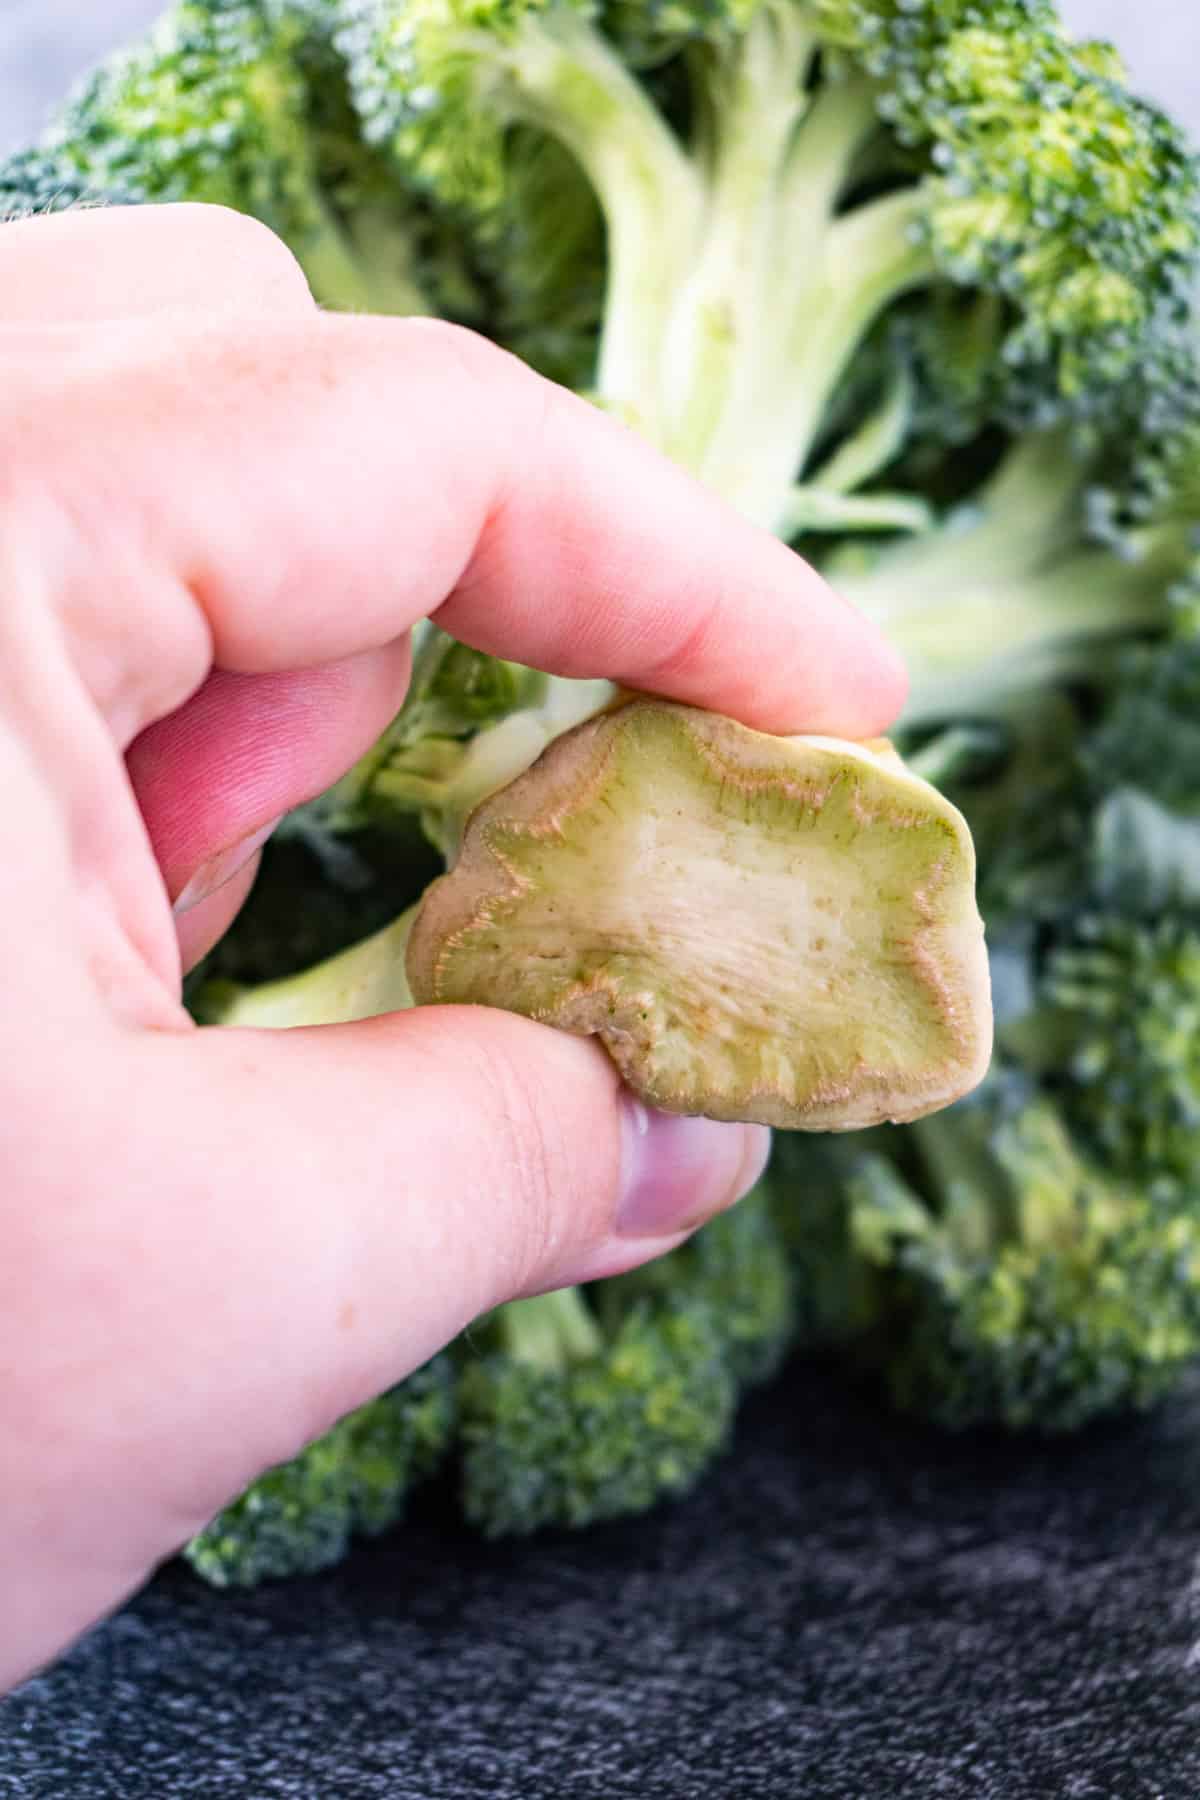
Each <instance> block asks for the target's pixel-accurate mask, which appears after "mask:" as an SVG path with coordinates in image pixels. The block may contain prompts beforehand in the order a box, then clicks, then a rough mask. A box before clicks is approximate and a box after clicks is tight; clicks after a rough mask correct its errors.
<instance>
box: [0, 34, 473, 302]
mask: <svg viewBox="0 0 1200 1800" xmlns="http://www.w3.org/2000/svg"><path fill="white" fill-rule="evenodd" d="M323 11H324V9H323V8H320V7H316V6H311V7H309V6H305V5H302V4H299V3H289V0H178V3H177V4H176V5H175V6H174V7H173V8H172V9H171V10H170V11H169V12H167V13H166V14H165V15H164V16H163V18H162V19H161V20H160V21H159V22H158V24H157V25H156V26H155V27H154V28H153V30H152V31H151V32H150V34H149V35H148V36H147V37H146V38H145V39H144V40H142V41H141V42H138V43H135V44H134V45H133V46H132V47H130V48H128V49H125V50H122V51H119V52H118V53H117V54H116V55H114V56H113V57H111V58H110V59H109V60H108V61H107V62H106V63H104V64H102V65H101V67H100V68H99V69H98V70H97V71H96V72H95V73H94V74H93V75H92V76H91V77H90V78H89V79H88V80H87V81H85V82H84V83H83V85H82V86H81V87H80V89H79V90H78V91H77V92H76V94H75V95H74V96H73V97H72V98H71V99H70V100H69V101H68V103H67V105H66V106H65V107H64V109H63V110H62V112H61V114H60V115H59V117H58V118H57V119H56V120H55V121H54V123H53V124H52V126H51V127H50V129H49V131H48V132H47V133H46V135H45V138H44V140H43V142H42V144H41V145H40V146H38V147H37V148H36V149H35V150H34V151H33V152H31V153H25V154H23V155H22V156H19V157H17V158H15V159H12V160H11V161H10V162H9V163H8V164H7V165H6V168H5V170H4V172H3V173H2V174H0V195H5V196H6V201H5V205H6V211H15V210H17V209H18V208H19V209H20V210H47V209H52V208H61V207H63V206H64V205H69V204H74V203H78V202H79V201H86V202H90V203H107V204H112V203H117V204H136V203H139V202H172V201H184V200H190V201H200V202H205V203H208V204H211V205H221V206H228V207H232V208H234V209H235V210H237V211H240V212H244V213H248V214H251V215H252V216H254V217H255V218H258V219H260V220H262V221H263V223H264V224H266V225H268V226H269V227H270V228H271V229H272V230H273V231H275V232H276V233H277V234H278V235H279V236H281V237H282V238H284V239H285V240H286V241H287V243H288V244H289V245H290V246H291V248H292V250H293V251H294V253H295V255H296V257H297V258H298V260H299V261H300V263H301V265H302V266H303V268H304V270H305V272H306V274H307V275H308V277H309V281H310V283H311V285H312V287H313V289H314V292H315V293H316V295H317V297H318V299H320V300H322V301H323V302H325V303H326V304H328V305H332V306H337V307H342V308H346V309H350V310H359V309H362V310H365V309H370V310H374V311H380V312H400V313H414V312H428V311H430V310H431V309H432V308H433V307H434V306H435V305H436V306H437V307H438V308H439V309H440V310H441V311H443V312H446V313H447V314H449V315H450V316H452V317H463V318H467V317H470V316H473V313H474V311H475V310H476V308H477V305H478V295H477V292H476V289H475V285H474V283H475V276H474V274H473V272H472V271H470V270H469V269H468V267H467V264H466V261H465V260H464V258H463V255H462V251H461V247H460V245H459V244H458V242H457V241H456V240H455V238H454V237H453V235H452V234H450V233H448V232H447V231H446V230H445V229H444V228H443V227H442V226H441V225H440V223H439V222H438V221H437V220H435V219H434V218H433V216H432V214H431V212H430V209H429V207H428V205H427V204H426V203H424V202H422V201H418V200H417V199H416V197H415V196H414V195H412V194H411V193H406V192H405V190H404V188H403V186H402V184H401V183H400V181H399V180H398V178H397V174H396V171H395V169H394V167H392V166H391V165H389V164H388V163H386V162H385V161H384V160H383V159H382V158H380V157H378V156H377V155H375V154H374V153H373V152H372V151H371V150H370V149H369V148H368V146H367V145H366V144H365V143H364V142H363V139H362V135H361V132H360V130H359V126H358V120H357V118H356V116H355V114H354V111H353V109H352V107H351V105H350V101H349V95H348V90H347V86H346V80H345V72H344V70H343V68H342V64H341V61H340V58H339V57H338V56H337V53H336V51H335V50H334V48H333V45H332V43H331V41H330V38H329V35H328V32H327V30H326V29H325V28H324V25H323V22H322V16H321V15H322V13H323Z"/></svg>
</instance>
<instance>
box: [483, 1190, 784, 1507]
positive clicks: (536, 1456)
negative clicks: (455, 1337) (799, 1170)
mask: <svg viewBox="0 0 1200 1800" xmlns="http://www.w3.org/2000/svg"><path fill="white" fill-rule="evenodd" d="M792 1320H793V1308H792V1290H791V1282H790V1277H789V1273H788V1267H787V1259H786V1256H785V1255H784V1253H783V1248H782V1244H781V1240H780V1237H779V1234H778V1231H777V1229H776V1227H775V1225H774V1224H773V1222H772V1218H771V1213H770V1202H769V1199H768V1197H767V1195H766V1193H765V1191H764V1190H761V1189H760V1190H759V1191H758V1192H757V1193H756V1194H755V1195H753V1196H750V1197H749V1198H748V1199H747V1200H745V1201H743V1202H742V1203H741V1205H740V1206H738V1207H737V1208H735V1209H734V1211H733V1212H732V1213H729V1214H727V1215H725V1216H724V1217H722V1218H720V1219H718V1220H715V1221H714V1222H713V1223H712V1224H711V1225H709V1226H707V1227H706V1228H705V1229H704V1230H703V1231H702V1232H700V1233H698V1234H697V1236H696V1237H695V1238H693V1239H692V1240H691V1242H690V1243H689V1244H687V1245H685V1246H684V1247H683V1248H682V1249H681V1250H678V1251H676V1252H675V1253H674V1254H673V1255H672V1256H669V1257H666V1258H663V1259H662V1260H661V1261H660V1262H658V1263H655V1264H653V1265H651V1266H650V1267H648V1268H646V1269H640V1270H637V1271H635V1272H634V1273H633V1274H631V1275H627V1276H621V1277H618V1278H617V1279H616V1280H613V1281H607V1282H601V1283H599V1284H597V1285H596V1286H594V1287H593V1288H591V1289H589V1290H588V1291H587V1292H586V1294H585V1293H582V1292H580V1291H579V1290H578V1289H568V1290H566V1291H565V1292H562V1293H556V1294H549V1295H545V1296H543V1297H541V1298H538V1299H534V1300H523V1301H516V1302H514V1303H513V1304H512V1305H510V1306H507V1307H504V1308H502V1309H501V1310H500V1312H499V1313H498V1314H496V1315H494V1316H493V1318H492V1319H491V1321H490V1322H489V1323H488V1325H487V1326H486V1327H485V1328H483V1329H482V1330H481V1332H480V1333H479V1334H475V1333H472V1334H470V1336H469V1337H468V1339H467V1340H466V1341H465V1343H464V1357H465V1358H466V1359H467V1360H466V1361H465V1366H464V1369H463V1375H462V1383H461V1389H460V1393H461V1405H462V1419H463V1424H462V1446H461V1448H462V1495H463V1507H464V1511H465V1513H466V1516H467V1517H468V1519H470V1520H471V1521H472V1522H473V1523H474V1524H476V1525H477V1526H479V1527H481V1528H482V1529H483V1530H484V1531H485V1532H487V1533H488V1534H489V1535H490V1536H509V1535H515V1534H525V1533H529V1532H533V1531H538V1530H541V1529H544V1528H547V1527H553V1526H566V1527H576V1526H583V1525H588V1524H594V1523H598V1522H600V1521H601V1520H604V1519H615V1518H621V1517H625V1516H628V1515H632V1514H636V1513H641V1512H645V1511H646V1510H647V1509H648V1508H650V1507H652V1506H654V1505H656V1504H657V1503H658V1502H659V1501H661V1500H664V1499H667V1498H669V1497H671V1496H674V1495H679V1494H684V1493H687V1492H689V1491H690V1490H691V1488H692V1487H693V1486H694V1485H695V1483H696V1482H697V1480H698V1479H699V1478H700V1476H701V1475H702V1474H703V1473H704V1472H705V1470H706V1469H707V1468H709V1466H710V1465H711V1464H712V1462H713V1461H714V1460H715V1459H716V1458H717V1457H718V1456H719V1455H720V1454H721V1453H722V1451H723V1450H724V1449H725V1448H726V1447H727V1444H728V1441H729V1436H730V1432H731V1429H732V1423H733V1417H734V1413H735V1410H736V1405H737V1400H738V1397H739V1394H740V1392H741V1390H742V1389H743V1388H744V1387H746V1386H748V1385H750V1384H751V1383H753V1382H757V1381H761V1380H764V1379H765V1378H766V1377H767V1376H768V1375H769V1374H771V1373H773V1372H774V1370H775V1369H776V1368H777V1366H778V1363H779V1360H780V1358H781V1357H782V1354H783V1351H784V1349H785V1348H786V1346H787V1344H788V1342H789V1341H790V1336H791V1331H792ZM481 1347H482V1354H480V1353H479V1351H480V1348H481Z"/></svg>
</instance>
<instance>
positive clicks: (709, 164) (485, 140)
mask: <svg viewBox="0 0 1200 1800" xmlns="http://www.w3.org/2000/svg"><path fill="white" fill-rule="evenodd" d="M335 4H336V6H337V10H338V13H339V16H340V18H341V20H342V26H341V29H340V31H339V32H338V35H337V41H338V44H339V47H340V49H341V51H342V53H343V55H344V56H345V58H346V63H347V66H348V69H349V78H350V84H351V88H352V91H353V93H354V96H355V99H356V102H357V104H358V107H359V110H360V113H361V116H362V120H363V130H364V135H365V136H366V137H367V138H368V140H369V141H370V142H371V143H372V144H376V145H379V146H380V147H382V148H384V149H386V150H387V151H389V152H390V153H391V154H392V155H393V156H394V157H395V159H396V161H397V164H398V166H400V167H402V168H403V169H404V170H405V171H406V173H407V175H408V176H409V178H411V180H412V181H413V182H415V183H416V184H418V185H420V186H422V187H423V188H424V189H426V190H427V191H429V192H431V193H434V194H436V195H438V196H440V197H441V198H442V199H443V200H448V201H449V202H451V203H452V204H454V205H456V206H458V207H459V208H460V209H461V212H462V216H463V217H464V220H466V221H468V222H469V223H470V227H471V229H472V230H473V231H475V232H477V233H478V234H480V235H481V236H482V237H485V238H487V237H491V238H493V239H495V240H496V241H497V242H505V241H506V240H507V237H508V235H509V233H510V232H511V231H512V230H513V229H517V230H518V231H519V229H520V227H519V224H517V223H515V222H519V221H520V220H521V219H522V218H524V217H526V216H527V215H528V212H529V209H530V208H531V207H532V206H540V205H541V204H544V199H535V198H533V197H532V196H531V195H530V193H529V190H528V186H527V181H526V175H525V160H526V157H527V153H528V144H529V142H530V138H531V136H534V137H536V136H538V135H540V136H541V137H542V138H543V139H551V140H553V141H554V142H555V143H556V144H557V145H558V146H559V147H560V148H561V150H562V151H564V152H565V153H566V154H567V155H569V156H570V157H571V158H572V159H574V162H575V163H576V164H577V165H578V168H579V169H580V170H582V172H583V174H584V175H585V176H586V178H587V181H588V183H589V184H590V187H591V189H592V190H593V192H594V195H595V198H596V204H597V206H598V208H599V212H600V213H601V214H602V216H603V219H604V225H605V234H606V236H605V253H606V285H605V296H604V304H603V312H602V316H601V317H600V321H599V332H598V338H597V343H596V353H595V375H594V379H593V381H592V382H591V383H589V384H588V385H589V387H590V388H591V390H592V391H593V392H594V393H595V395H596V397H597V398H598V399H599V400H600V401H601V402H602V403H603V404H604V405H606V406H609V407H611V408H612V409H613V410H614V411H616V412H617V413H619V414H620V415H621V416H622V417H625V418H627V419H629V420H631V421H632V422H633V423H634V424H636V425H637V426H638V427H639V428H640V429H641V430H642V431H643V432H644V433H646V435H648V436H649V437H650V438H651V439H652V440H653V441H654V442H656V443H657V444H658V445H659V446H660V447H661V448H663V449H664V450H666V451H667V452H668V453H669V454H671V455H673V456H674V457H676V458H677V459H678V460H680V461H681V462H683V463H684V464H685V465H686V466H688V467H689V468H691V469H692V470H693V471H694V472H696V473H697V474H699V475H701V476H702V477H704V478H705V479H706V480H707V481H709V482H710V483H711V484H712V485H713V486H714V487H715V488H716V489H717V490H718V491H719V492H721V493H722V494H723V495H725V497H726V498H727V499H729V500H731V501H732V502H734V503H735V504H736V505H738V506H740V507H741V508H742V510H743V511H745V512H746V513H747V514H748V515H749V516H751V517H752V518H755V519H757V520H759V521H760V522H761V523H763V524H765V525H767V526H768V527H769V528H771V529H773V530H776V531H780V532H782V533H783V534H785V535H791V534H792V533H793V532H794V530H795V528H796V526H797V524H798V523H803V524H804V525H805V526H806V528H808V529H814V528H816V527H817V526H819V528H820V529H823V530H830V529H839V528H849V529H853V528H855V526H856V525H858V524H860V523H863V522H864V519H869V515H870V508H869V507H868V509H867V510H866V512H864V509H863V506H862V504H861V501H862V498H863V497H862V496H859V495H854V494H851V493H850V492H849V489H850V488H851V487H861V486H864V485H866V484H870V483H872V482H874V481H875V480H876V479H878V478H880V477H881V476H883V475H884V474H885V473H886V470H887V468H888V466H889V465H890V464H891V462H892V460H893V458H894V456H895V452H896V449H897V447H898V445H899V444H900V443H901V442H902V441H903V437H904V430H903V420H902V421H901V429H900V430H899V431H897V430H896V408H897V394H898V393H900V394H903V391H904V389H903V383H902V381H899V371H898V369H897V366H896V359H895V358H888V357H887V356H883V357H882V358H879V359H877V373H878V380H877V381H876V383H875V386H874V390H873V391H871V390H870V389H868V388H864V389H863V391H862V392H861V394H860V396H859V405H858V409H857V412H856V413H854V414H851V415H850V416H846V413H845V409H844V407H843V408H839V407H838V406H837V405H836V404H835V397H836V396H837V395H838V394H839V393H840V392H841V391H842V390H843V384H844V381H845V378H846V376H847V373H848V372H849V371H850V370H851V368H852V365H853V364H854V362H855V360H856V358H857V357H858V355H859V352H860V350H861V349H862V348H863V347H864V345H865V344H867V343H868V341H869V340H870V339H871V337H872V334H873V332H875V330H876V328H877V325H878V322H879V321H880V320H881V319H882V318H884V316H885V315H888V314H890V313H892V312H894V311H896V312H899V313H900V314H904V313H905V312H913V311H916V312H917V313H918V314H922V315H923V314H924V312H925V311H927V310H930V309H934V310H936V312H937V314H938V317H939V318H940V319H946V320H949V321H951V322H952V324H953V329H951V328H950V326H948V327H947V330H946V331H945V332H944V333H942V332H941V331H939V332H938V334H937V343H938V350H937V352H936V353H935V354H934V355H933V356H932V357H931V358H927V360H929V361H931V362H932V363H934V364H937V363H941V362H944V361H946V360H947V358H948V357H952V358H953V360H954V361H955V362H956V364H957V365H958V366H959V372H960V375H961V372H962V369H963V368H964V367H965V366H966V365H967V364H968V363H969V365H970V367H971V368H972V369H973V370H974V371H975V377H973V379H972V381H970V382H967V381H965V380H960V381H959V383H958V398H957V406H958V410H959V412H960V414H961V413H962V412H963V411H964V408H966V407H967V390H968V389H972V390H973V400H972V402H971V404H972V406H973V408H974V414H975V416H976V417H981V416H983V415H984V414H986V415H987V416H989V417H990V416H994V415H995V414H996V413H997V412H1003V413H1004V414H1005V415H1006V416H1008V417H1010V418H1012V419H1014V420H1018V419H1019V420H1020V421H1021V422H1022V424H1026V425H1027V424H1029V423H1031V422H1035V421H1036V422H1037V423H1038V424H1040V425H1043V426H1049V424H1051V423H1052V422H1053V421H1054V420H1055V419H1056V418H1071V419H1081V418H1086V419H1095V418H1098V417H1101V416H1103V415H1104V414H1105V412H1106V408H1107V401H1108V397H1109V396H1110V395H1111V394H1112V393H1113V392H1115V391H1116V390H1118V389H1119V388H1120V387H1121V386H1122V385H1123V384H1124V382H1125V381H1126V380H1127V379H1129V378H1130V377H1131V376H1132V375H1133V374H1134V373H1135V372H1137V371H1139V370H1142V369H1144V368H1146V367H1147V366H1148V364H1149V363H1150V362H1153V361H1154V360H1155V357H1156V354H1157V349H1158V346H1159V344H1160V342H1161V343H1163V344H1166V343H1167V342H1169V341H1171V339H1172V333H1173V330H1174V327H1175V325H1176V323H1177V321H1178V320H1179V319H1180V318H1182V317H1183V316H1184V315H1185V314H1186V310H1187V294H1188V291H1189V285H1190V282H1191V278H1192V270H1193V268H1194V266H1195V260H1196V252H1197V242H1198V230H1197V209H1196V196H1197V179H1196V167H1195V163H1194V161H1193V158H1192V156H1191V154H1190V152H1189V150H1188V148H1187V145H1186V142H1185V140H1184V138H1183V137H1182V135H1181V134H1180V133H1179V132H1178V131H1177V130H1176V129H1175V128H1174V127H1173V126H1172V125H1171V124H1170V123H1169V122H1168V121H1167V120H1166V119H1164V118H1163V117H1162V115H1161V114H1159V113H1158V112H1156V111H1155V110H1154V109H1153V108H1152V107H1150V106H1147V105H1145V104H1143V103H1141V102H1139V101H1137V100H1135V99H1134V98H1132V97H1131V96H1130V94H1129V93H1128V91H1127V90H1126V88H1125V86H1124V85H1123V80H1122V76H1121V71H1120V67H1119V64H1118V61H1117V58H1116V57H1115V55H1114V54H1113V53H1112V52H1111V51H1109V50H1108V49H1107V48H1105V47H1102V46H1096V45H1082V46H1080V45H1073V44H1071V43H1070V42H1068V40H1067V39H1066V37H1065V35H1064V34H1063V32H1062V30H1061V28H1060V26H1059V25H1058V23H1057V20H1056V18H1055V16H1054V12H1053V9H1052V8H1051V7H1050V6H1048V5H1040V4H1039V5H1034V4H1021V3H1019V0H1013V3H1005V4H1001V5H997V6H989V7H987V8H981V7H979V6H978V5H976V4H966V3H965V0H964V3H963V4H950V3H947V4H942V5H930V6H925V5H923V6H920V7H913V6H910V5H901V4H898V3H896V0H757V3H756V4H751V5H748V6H746V5H737V6H732V5H725V4H718V5H710V4H704V5H692V4H690V3H685V4H681V5H678V6H675V7H673V8H668V9H662V8H640V7H633V6H629V5H626V4H616V3H614V4H609V5H600V6H594V5H591V4H588V5H584V4H582V3H579V4H576V3H574V0H552V3H550V4H541V3H538V4H533V3H532V0H530V3H523V0H518V3H517V4H509V3H508V0H506V3H505V4H503V5H499V4H496V3H495V0H418V3H416V4H413V3H411V0H335ZM558 167H559V173H558V175H557V176H556V177H555V183H556V188H557V191H559V192H561V191H562V183H563V182H564V181H565V179H566V177H565V174H564V173H563V170H562V168H561V165H558ZM594 265H595V257H594V254H589V255H588V256H586V257H582V258H581V262H580V268H581V272H582V273H581V279H582V284H583V291H585V292H586V293H587V294H588V295H590V294H591V292H592V289H593V285H594ZM534 287H535V291H536V288H537V277H536V275H535V276H534ZM956 296H957V298H955V297H956ZM560 298H561V293H560ZM536 304H540V302H537V303H536ZM920 335H921V334H920V333H919V332H918V336H920ZM981 343H982V346H983V353H980V344H981ZM900 410H901V413H902V414H903V413H904V411H905V408H904V406H903V405H902V406H901V409H900ZM968 410H969V409H968ZM881 419H883V420H887V421H890V422H891V423H890V426H889V428H888V429H881ZM797 484H799V491H798V492H797V491H796V489H797ZM869 498H870V499H871V501H872V502H873V503H874V504H875V505H876V506H879V507H881V508H882V513H881V515H880V516H881V517H882V516H888V517H891V518H893V519H896V520H902V519H903V517H904V508H903V505H902V503H897V506H895V507H891V506H890V503H889V502H888V500H887V498H886V496H885V497H884V498H882V499H881V498H880V496H879V495H877V494H872V495H870V496H869ZM913 516H914V517H915V516H919V514H918V515H913Z"/></svg>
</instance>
